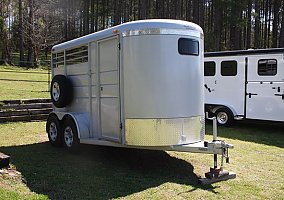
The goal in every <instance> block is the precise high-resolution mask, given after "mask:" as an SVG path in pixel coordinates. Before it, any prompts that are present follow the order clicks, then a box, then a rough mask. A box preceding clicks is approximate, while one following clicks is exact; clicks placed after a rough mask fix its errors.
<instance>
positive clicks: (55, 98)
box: [50, 75, 73, 108]
mask: <svg viewBox="0 0 284 200" xmlns="http://www.w3.org/2000/svg"><path fill="white" fill-rule="evenodd" d="M50 96H51V100H52V102H53V104H54V105H55V106H56V107H57V108H63V107H65V106H67V105H68V104H70V103H71V101H72V97H73V90H72V84H71V82H70V80H69V79H68V78H67V77H66V76H64V75H56V76H54V77H53V79H52V82H51V88H50Z"/></svg>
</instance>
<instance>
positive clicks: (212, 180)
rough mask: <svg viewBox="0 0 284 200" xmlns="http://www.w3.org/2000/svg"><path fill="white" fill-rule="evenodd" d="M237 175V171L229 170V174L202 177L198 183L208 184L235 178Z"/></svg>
mask: <svg viewBox="0 0 284 200" xmlns="http://www.w3.org/2000/svg"><path fill="white" fill-rule="evenodd" d="M236 177H237V175H236V173H234V172H229V173H228V174H224V175H222V176H220V177H214V178H200V179H199V180H198V183H199V184H201V185H208V184H212V183H216V182H220V181H227V180H230V179H235V178H236Z"/></svg>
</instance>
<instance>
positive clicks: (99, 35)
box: [52, 19, 203, 52]
mask: <svg viewBox="0 0 284 200" xmlns="http://www.w3.org/2000/svg"><path fill="white" fill-rule="evenodd" d="M149 29H166V30H169V29H170V30H177V29H179V30H185V31H188V32H197V33H198V34H199V37H200V35H202V34H203V30H202V28H201V27H200V26H198V25H197V24H194V23H192V22H187V21H182V20H173V19H149V20H139V21H132V22H127V23H124V24H120V25H118V26H114V27H111V28H108V29H105V30H102V31H99V32H95V33H91V34H89V35H85V36H83V37H79V38H76V39H74V40H70V41H67V42H64V43H61V44H58V45H55V46H54V47H53V48H52V51H53V52H57V51H60V50H64V49H68V48H73V47H76V46H79V45H83V44H88V43H89V42H92V41H95V40H99V39H103V38H106V37H109V36H112V35H114V32H113V31H114V30H116V31H118V33H125V32H127V31H140V30H149ZM169 34H170V33H169Z"/></svg>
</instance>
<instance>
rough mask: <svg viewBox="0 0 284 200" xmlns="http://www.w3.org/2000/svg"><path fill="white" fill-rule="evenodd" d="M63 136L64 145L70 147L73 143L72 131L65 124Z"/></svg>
mask: <svg viewBox="0 0 284 200" xmlns="http://www.w3.org/2000/svg"><path fill="white" fill-rule="evenodd" d="M63 136H64V142H65V144H66V146H67V147H69V148H71V147H72V144H73V131H72V129H71V128H70V126H67V127H66V128H65V129H64V133H63Z"/></svg>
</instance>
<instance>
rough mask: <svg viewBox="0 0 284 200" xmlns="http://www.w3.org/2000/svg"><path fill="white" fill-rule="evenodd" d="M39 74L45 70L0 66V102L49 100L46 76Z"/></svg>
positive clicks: (45, 71)
mask: <svg viewBox="0 0 284 200" xmlns="http://www.w3.org/2000/svg"><path fill="white" fill-rule="evenodd" d="M19 72H27V73H19ZM41 73H47V70H46V69H41V68H37V69H27V68H20V67H11V66H0V100H12V99H32V98H49V92H48V82H47V81H48V75H47V74H41ZM3 79H10V80H12V81H8V80H3ZM32 81H45V82H32Z"/></svg>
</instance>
